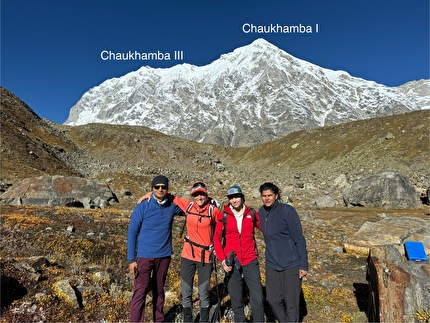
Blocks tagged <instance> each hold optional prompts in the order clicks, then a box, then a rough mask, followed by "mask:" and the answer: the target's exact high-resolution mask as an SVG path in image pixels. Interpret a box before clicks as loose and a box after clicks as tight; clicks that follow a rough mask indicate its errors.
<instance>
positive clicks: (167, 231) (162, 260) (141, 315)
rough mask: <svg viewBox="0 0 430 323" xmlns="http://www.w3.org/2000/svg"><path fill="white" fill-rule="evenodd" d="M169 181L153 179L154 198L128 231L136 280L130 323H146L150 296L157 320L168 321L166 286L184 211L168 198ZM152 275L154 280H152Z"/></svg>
mask: <svg viewBox="0 0 430 323" xmlns="http://www.w3.org/2000/svg"><path fill="white" fill-rule="evenodd" d="M168 189H169V180H168V178H167V177H165V176H162V175H160V176H156V177H155V178H154V179H153V180H152V197H153V198H151V199H150V200H149V201H148V200H144V201H142V202H141V203H139V204H138V205H137V206H136V207H135V209H134V210H133V213H132V215H131V219H130V225H129V228H128V243H127V260H128V263H129V265H128V269H129V271H130V274H131V275H132V276H133V277H134V278H135V280H134V292H133V297H132V299H131V304H130V321H131V322H144V321H145V305H146V295H147V293H148V292H149V290H150V289H152V294H153V300H152V302H153V314H152V315H153V320H154V322H163V321H164V309H163V308H164V299H165V295H164V284H165V282H166V277H167V270H168V268H169V264H170V259H171V254H172V223H173V216H174V215H175V214H181V215H184V213H183V212H182V210H181V209H180V208H179V207H178V206H177V205H175V204H173V203H172V202H171V201H170V200H169V199H168V198H167V193H168ZM151 276H152V277H151Z"/></svg>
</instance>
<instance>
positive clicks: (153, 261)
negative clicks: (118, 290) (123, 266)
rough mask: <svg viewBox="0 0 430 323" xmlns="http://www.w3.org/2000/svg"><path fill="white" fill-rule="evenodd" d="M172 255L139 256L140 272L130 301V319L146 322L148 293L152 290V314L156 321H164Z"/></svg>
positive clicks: (138, 266) (138, 267)
mask: <svg viewBox="0 0 430 323" xmlns="http://www.w3.org/2000/svg"><path fill="white" fill-rule="evenodd" d="M169 264H170V257H165V258H137V269H138V271H139V274H138V276H137V278H136V279H135V280H134V292H133V297H132V299H131V303H130V321H131V322H133V323H134V322H145V305H146V295H147V294H148V292H149V291H150V290H152V295H153V297H152V298H153V299H152V316H153V320H154V322H163V321H164V298H165V297H164V283H165V282H166V277H167V270H168V269H169Z"/></svg>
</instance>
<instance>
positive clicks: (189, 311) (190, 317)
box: [184, 307, 193, 322]
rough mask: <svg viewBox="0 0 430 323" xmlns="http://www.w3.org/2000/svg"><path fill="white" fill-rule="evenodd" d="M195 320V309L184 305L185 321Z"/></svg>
mask: <svg viewBox="0 0 430 323" xmlns="http://www.w3.org/2000/svg"><path fill="white" fill-rule="evenodd" d="M192 321H193V309H192V308H191V307H184V322H192Z"/></svg>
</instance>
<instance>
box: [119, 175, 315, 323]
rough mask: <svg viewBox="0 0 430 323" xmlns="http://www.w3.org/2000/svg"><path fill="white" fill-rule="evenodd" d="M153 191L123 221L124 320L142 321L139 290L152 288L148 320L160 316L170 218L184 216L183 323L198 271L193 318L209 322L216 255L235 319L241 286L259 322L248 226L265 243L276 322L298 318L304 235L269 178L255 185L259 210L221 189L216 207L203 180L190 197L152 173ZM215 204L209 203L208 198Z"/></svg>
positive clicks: (239, 315) (240, 312)
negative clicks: (127, 299)
mask: <svg viewBox="0 0 430 323" xmlns="http://www.w3.org/2000/svg"><path fill="white" fill-rule="evenodd" d="M151 187H152V191H151V192H150V193H147V194H145V195H144V196H143V197H142V198H141V199H140V200H139V203H138V204H137V206H136V207H135V209H134V210H133V213H132V215H131V219H130V225H129V230H128V246H127V258H128V262H129V271H130V274H131V275H132V276H133V277H134V278H135V279H134V293H133V297H132V300H131V304H130V320H131V322H144V321H145V319H144V316H145V305H146V295H147V293H148V292H149V291H150V290H152V293H153V320H154V321H155V322H162V321H163V320H164V309H163V307H164V300H165V294H164V284H165V281H166V277H167V271H168V267H169V264H170V259H171V254H172V224H173V216H174V215H185V217H186V218H185V219H186V230H187V235H186V236H185V238H184V245H183V248H182V253H181V262H180V280H181V294H182V306H183V314H184V322H192V321H193V316H192V315H193V314H192V313H193V311H192V293H193V281H194V276H195V274H196V272H197V275H198V293H199V300H200V321H201V322H207V321H209V310H210V298H209V287H210V276H211V272H212V270H213V263H212V257H211V256H212V254H215V255H216V257H217V258H218V260H219V261H220V262H221V264H222V267H223V269H224V271H225V273H226V275H228V277H229V279H228V282H227V290H228V293H229V294H230V298H231V306H232V310H233V313H234V320H235V322H244V321H245V313H244V304H243V295H242V290H243V284H244V283H245V284H246V285H247V287H248V290H249V295H250V305H251V310H252V317H253V320H254V322H264V318H265V316H264V306H263V292H262V285H261V276H260V269H259V262H258V253H257V247H256V242H255V237H254V229H255V228H258V229H260V230H261V231H262V233H263V236H264V241H265V244H266V249H265V258H266V292H267V301H268V303H269V304H270V306H271V309H272V312H273V314H274V315H275V316H276V319H277V320H278V321H279V322H298V320H299V302H300V291H301V278H302V277H304V276H305V275H306V273H307V270H308V258H307V250H306V240H305V238H304V236H303V233H302V227H301V223H300V219H299V216H298V214H297V212H296V210H295V209H294V208H293V207H292V206H291V205H289V204H285V203H282V202H281V196H280V190H279V188H278V187H277V186H276V185H275V184H273V183H264V184H262V185H261V186H260V189H259V191H260V195H261V199H262V202H263V205H262V206H261V207H260V209H259V210H258V212H256V211H255V210H253V209H252V208H250V207H249V206H248V205H246V204H245V196H244V194H243V192H242V190H241V188H240V187H239V186H237V185H235V186H232V187H230V188H229V189H228V191H227V194H226V196H227V199H228V203H227V204H226V205H225V206H224V207H223V208H222V210H220V209H219V208H218V207H217V206H215V205H216V204H217V203H214V201H213V200H212V199H211V198H210V197H209V195H208V191H207V187H206V185H205V183H204V182H202V181H199V182H196V183H194V184H193V186H192V188H191V196H192V198H193V199H192V200H188V199H186V198H182V197H179V196H173V195H171V194H170V193H168V189H169V180H168V178H167V177H165V176H162V175H160V176H156V177H155V178H154V179H153V180H152V183H151ZM215 202H216V201H215Z"/></svg>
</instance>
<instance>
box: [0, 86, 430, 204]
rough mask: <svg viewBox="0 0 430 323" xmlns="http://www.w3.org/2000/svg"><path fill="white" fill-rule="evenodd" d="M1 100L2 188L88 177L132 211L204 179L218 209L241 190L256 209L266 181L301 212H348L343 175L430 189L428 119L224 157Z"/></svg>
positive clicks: (223, 152) (303, 135)
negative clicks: (38, 179)
mask: <svg viewBox="0 0 430 323" xmlns="http://www.w3.org/2000/svg"><path fill="white" fill-rule="evenodd" d="M1 91H2V92H1V94H2V104H1V113H2V121H1V122H2V124H1V127H2V133H1V137H2V142H1V151H2V156H1V158H2V160H1V161H2V173H1V180H2V182H6V183H11V184H13V183H14V182H15V181H16V180H17V179H20V178H25V177H30V176H38V175H41V174H60V175H71V174H76V175H80V174H82V176H85V177H90V178H95V179H98V180H100V181H105V182H107V183H108V184H109V186H110V187H111V188H112V189H113V190H114V191H115V192H116V194H117V195H118V196H121V194H122V193H123V192H125V191H131V192H132V193H133V194H134V197H133V198H132V200H133V203H131V205H133V204H134V201H135V199H136V196H140V195H141V194H142V193H144V192H145V191H146V190H148V189H149V187H148V185H149V182H150V179H151V178H152V177H153V176H154V175H157V174H160V173H162V174H166V175H167V176H169V177H170V179H171V181H172V190H173V191H174V192H175V193H179V194H188V188H189V185H190V183H192V182H193V181H194V180H196V179H200V178H202V179H204V180H205V181H207V182H208V183H209V184H210V188H211V194H212V195H213V196H214V197H216V198H219V199H221V200H222V199H223V196H224V192H225V190H226V189H227V188H228V186H230V185H233V184H239V185H241V186H242V188H243V189H244V190H245V192H246V194H247V196H248V198H249V199H248V201H250V202H251V203H255V204H258V203H259V201H258V193H257V191H256V189H257V188H258V186H259V185H260V184H261V183H262V182H264V181H266V180H271V181H274V182H276V183H278V184H279V185H280V187H281V188H283V191H284V193H285V194H288V195H289V196H290V197H291V198H292V199H293V200H294V201H295V202H296V204H298V205H310V204H311V203H312V201H313V199H314V198H315V196H318V195H321V194H330V195H332V196H333V197H334V198H336V199H337V201H338V203H339V204H342V194H341V188H339V187H336V186H334V185H333V182H334V181H335V179H336V178H337V177H338V176H339V175H341V174H343V175H344V176H346V178H347V180H348V181H349V182H353V181H355V180H357V179H359V178H361V177H363V176H367V175H368V174H371V173H376V172H380V171H385V170H390V171H395V172H400V173H402V174H404V175H406V176H407V177H408V179H409V180H410V182H411V183H412V184H413V185H415V187H416V190H417V194H418V193H419V192H420V191H422V190H424V189H425V188H426V187H428V186H429V185H430V174H429V168H428V165H429V151H430V149H429V147H430V141H429V125H430V111H428V110H424V111H417V112H411V113H407V114H402V115H397V116H391V117H384V118H376V119H370V120H364V121H357V122H351V123H346V124H342V125H338V126H329V127H324V128H320V129H315V130H308V131H300V132H295V133H291V134H289V135H288V136H286V137H283V138H281V139H278V140H276V141H272V142H268V143H263V144H259V145H256V146H253V147H247V148H224V147H220V146H215V145H208V144H201V143H197V142H192V141H187V140H183V139H180V138H176V137H172V136H168V135H164V134H161V133H158V132H156V131H153V130H150V129H148V128H145V127H139V126H115V125H106V124H90V125H84V126H77V127H71V126H62V125H58V124H54V123H52V122H49V121H46V120H44V119H41V118H40V117H38V116H37V115H35V114H34V113H33V112H32V111H31V109H30V108H29V107H28V106H26V105H25V103H23V102H22V101H21V100H19V99H18V98H17V97H16V96H14V95H13V94H11V93H9V92H8V91H7V90H5V89H3V88H2V90H1ZM17 161H19V167H18V166H17V165H18V164H17ZM120 202H122V203H125V202H126V201H125V200H124V199H122V200H120ZM125 204H126V203H125ZM125 204H124V206H125Z"/></svg>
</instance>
